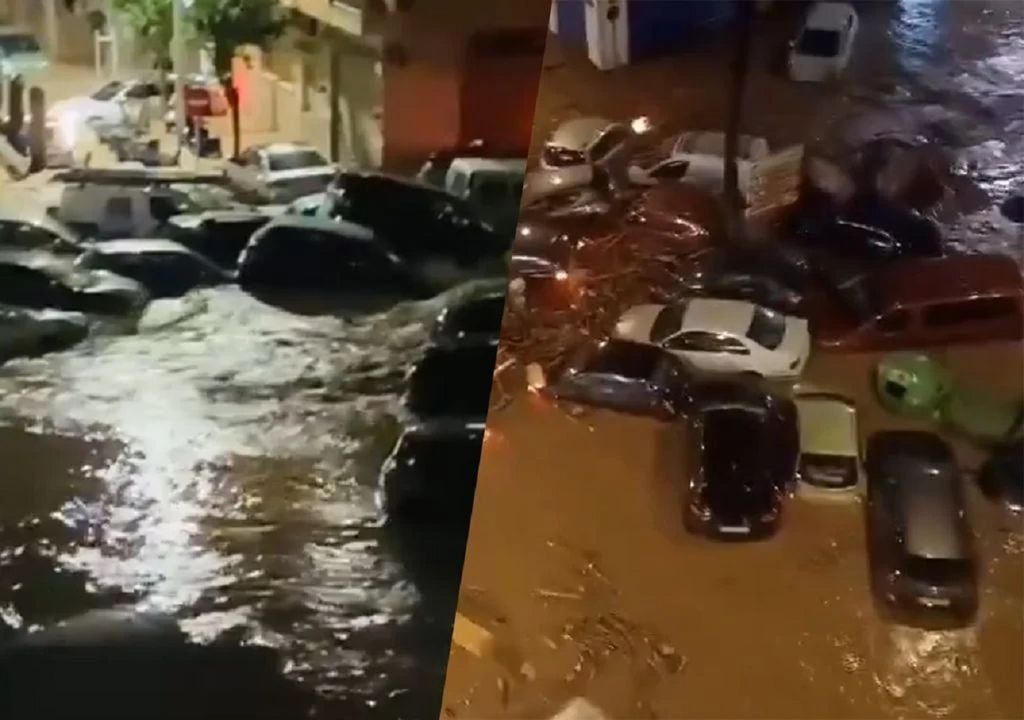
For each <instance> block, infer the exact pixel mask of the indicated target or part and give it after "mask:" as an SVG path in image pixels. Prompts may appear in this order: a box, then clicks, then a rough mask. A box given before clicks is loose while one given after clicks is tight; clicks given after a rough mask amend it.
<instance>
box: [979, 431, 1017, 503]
mask: <svg viewBox="0 0 1024 720" xmlns="http://www.w3.org/2000/svg"><path fill="white" fill-rule="evenodd" d="M978 487H979V488H981V492H982V493H983V494H984V495H985V497H987V498H988V499H989V500H993V501H997V502H1001V503H1003V504H1004V505H1005V506H1006V507H1007V508H1009V509H1010V510H1012V511H1013V512H1018V513H1019V512H1024V440H1017V441H1015V442H1011V443H1006V444H1003V445H1000V446H998V447H996V448H994V449H993V450H992V454H991V455H990V456H989V458H988V460H986V461H985V464H984V465H983V466H982V468H981V471H980V472H979V473H978Z"/></svg>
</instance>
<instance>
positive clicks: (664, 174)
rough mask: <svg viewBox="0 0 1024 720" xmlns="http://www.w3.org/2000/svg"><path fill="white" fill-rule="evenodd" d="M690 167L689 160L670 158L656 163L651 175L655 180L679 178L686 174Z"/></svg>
mask: <svg viewBox="0 0 1024 720" xmlns="http://www.w3.org/2000/svg"><path fill="white" fill-rule="evenodd" d="M689 169H690V162H689V161H688V160H669V161H667V162H663V163H660V164H658V165H656V166H655V167H654V169H652V170H651V172H650V173H649V175H650V176H651V177H652V178H654V179H655V180H679V179H680V178H683V177H685V176H686V172H687V171H688V170H689Z"/></svg>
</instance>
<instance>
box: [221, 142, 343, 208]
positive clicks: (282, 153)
mask: <svg viewBox="0 0 1024 720" xmlns="http://www.w3.org/2000/svg"><path fill="white" fill-rule="evenodd" d="M337 172H338V168H337V167H335V166H334V165H332V164H331V163H330V162H329V161H328V160H327V158H325V157H324V156H323V155H322V154H321V153H320V151H319V150H317V149H316V148H314V147H313V146H311V145H306V144H303V143H269V144H266V145H254V146H252V147H250V148H249V149H248V150H246V151H245V152H243V153H242V154H241V155H240V156H238V158H236V159H233V160H229V161H228V162H226V163H225V168H224V174H225V175H227V177H228V180H229V181H231V183H232V184H234V185H235V186H237V187H238V189H240V190H242V191H243V192H246V193H252V194H255V195H258V196H260V197H261V198H262V199H264V200H267V201H270V202H274V203H281V204H287V203H290V202H292V201H293V200H297V199H298V198H300V197H302V196H304V195H311V194H313V193H318V192H323V191H324V190H326V189H327V186H328V185H330V183H331V180H333V179H334V177H335V175H336V174H337Z"/></svg>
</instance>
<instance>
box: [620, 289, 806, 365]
mask: <svg viewBox="0 0 1024 720" xmlns="http://www.w3.org/2000/svg"><path fill="white" fill-rule="evenodd" d="M615 336H616V337H617V338H619V339H622V340H631V341H633V342H641V343H647V344H650V345H656V346H658V347H660V348H663V349H665V350H666V351H668V352H670V353H673V354H675V355H678V356H680V357H681V358H683V359H684V360H685V361H687V362H688V363H690V364H692V365H693V366H694V367H696V368H698V369H699V370H704V371H708V372H730V373H754V374H757V375H761V376H763V377H772V378H792V377H798V376H799V375H800V373H801V372H803V369H804V365H805V364H806V363H807V358H808V355H809V353H810V336H809V335H808V332H807V321H806V320H803V319H801V318H797V317H793V316H788V315H782V314H781V313H777V312H775V311H774V310H769V309H767V308H764V307H761V306H759V305H754V304H753V303H749V302H744V301H740V300H720V299H709V298H689V299H684V300H682V301H680V302H678V303H676V304H673V305H638V306H636V307H633V308H630V309H629V310H627V311H626V312H625V313H624V314H623V315H622V317H621V318H620V319H619V321H618V323H617V324H616V326H615Z"/></svg>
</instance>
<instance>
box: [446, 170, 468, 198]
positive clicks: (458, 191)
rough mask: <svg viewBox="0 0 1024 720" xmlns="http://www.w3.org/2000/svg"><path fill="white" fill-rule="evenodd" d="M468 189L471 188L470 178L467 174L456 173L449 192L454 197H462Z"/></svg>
mask: <svg viewBox="0 0 1024 720" xmlns="http://www.w3.org/2000/svg"><path fill="white" fill-rule="evenodd" d="M467 187H469V177H468V176H467V175H466V174H465V173H461V172H460V173H455V176H454V177H453V178H452V186H451V187H450V188H448V190H449V191H450V192H451V194H452V195H458V196H459V197H462V196H463V195H464V194H465V192H466V188H467Z"/></svg>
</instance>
